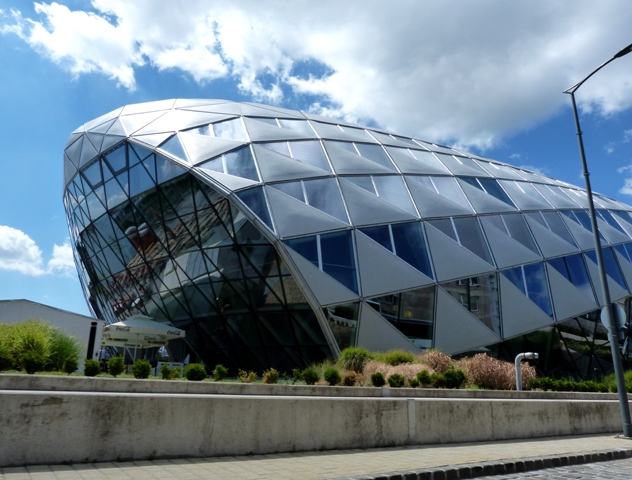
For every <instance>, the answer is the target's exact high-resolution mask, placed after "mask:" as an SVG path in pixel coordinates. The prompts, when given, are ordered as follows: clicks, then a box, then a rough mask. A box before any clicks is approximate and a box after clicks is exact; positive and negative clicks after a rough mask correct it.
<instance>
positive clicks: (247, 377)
mask: <svg viewBox="0 0 632 480" xmlns="http://www.w3.org/2000/svg"><path fill="white" fill-rule="evenodd" d="M237 377H238V378H239V381H240V382H241V383H253V382H255V381H256V380H257V372H253V371H252V370H251V371H249V372H246V371H245V370H242V369H241V368H240V369H239V370H237Z"/></svg>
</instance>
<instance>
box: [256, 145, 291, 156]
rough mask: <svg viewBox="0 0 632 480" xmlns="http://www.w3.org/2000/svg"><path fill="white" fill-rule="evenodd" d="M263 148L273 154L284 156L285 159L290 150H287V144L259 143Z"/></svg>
mask: <svg viewBox="0 0 632 480" xmlns="http://www.w3.org/2000/svg"><path fill="white" fill-rule="evenodd" d="M259 145H261V146H262V147H264V148H267V149H268V150H272V151H273V152H277V153H280V154H281V155H285V156H286V157H289V156H290V150H289V149H288V146H287V142H269V143H260V144H259Z"/></svg>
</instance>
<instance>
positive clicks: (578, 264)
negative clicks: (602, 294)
mask: <svg viewBox="0 0 632 480" xmlns="http://www.w3.org/2000/svg"><path fill="white" fill-rule="evenodd" d="M564 260H565V261H566V266H567V267H568V272H569V275H570V278H569V280H570V281H571V282H572V283H573V285H575V286H576V287H577V288H579V289H580V290H581V291H583V292H584V293H585V294H586V295H588V296H589V297H590V298H592V299H594V298H595V292H594V291H593V288H592V285H591V283H590V277H589V276H588V271H587V270H586V264H585V263H584V258H583V257H582V255H581V254H579V253H577V254H575V255H570V256H568V257H565V259H564Z"/></svg>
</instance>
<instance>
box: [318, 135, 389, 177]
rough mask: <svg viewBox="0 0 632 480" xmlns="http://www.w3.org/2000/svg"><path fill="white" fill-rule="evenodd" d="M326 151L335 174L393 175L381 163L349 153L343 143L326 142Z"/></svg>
mask: <svg viewBox="0 0 632 480" xmlns="http://www.w3.org/2000/svg"><path fill="white" fill-rule="evenodd" d="M349 145H350V144H349ZM325 149H326V150H327V153H329V159H330V160H331V164H332V165H333V167H334V170H335V172H336V173H338V174H339V175H343V174H354V175H362V174H373V173H376V174H379V173H393V172H392V170H391V169H389V168H386V167H384V166H383V165H380V164H379V163H376V162H373V161H372V160H369V159H367V158H364V157H361V156H360V155H356V154H354V153H351V152H349V151H348V150H347V149H345V148H344V144H343V143H342V142H325Z"/></svg>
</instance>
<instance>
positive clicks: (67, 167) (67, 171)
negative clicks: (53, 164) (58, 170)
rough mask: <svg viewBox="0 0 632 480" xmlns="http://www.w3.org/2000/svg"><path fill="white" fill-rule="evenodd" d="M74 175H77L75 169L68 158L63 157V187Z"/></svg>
mask: <svg viewBox="0 0 632 480" xmlns="http://www.w3.org/2000/svg"><path fill="white" fill-rule="evenodd" d="M75 173H77V168H76V167H75V166H74V165H73V164H72V162H71V161H70V159H69V158H68V156H67V155H64V185H68V183H69V182H70V181H71V180H72V177H74V175H75Z"/></svg>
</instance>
